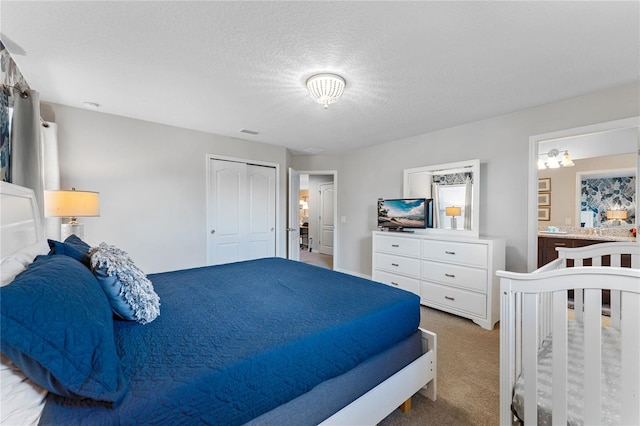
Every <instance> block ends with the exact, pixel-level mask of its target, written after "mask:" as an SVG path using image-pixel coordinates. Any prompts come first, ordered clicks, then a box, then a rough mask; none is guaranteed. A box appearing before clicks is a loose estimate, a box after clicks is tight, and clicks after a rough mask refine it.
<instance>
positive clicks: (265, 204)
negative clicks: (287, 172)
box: [209, 159, 276, 265]
mask: <svg viewBox="0 0 640 426" xmlns="http://www.w3.org/2000/svg"><path fill="white" fill-rule="evenodd" d="M211 161H212V163H213V164H212V165H211V172H210V175H209V179H210V182H209V191H211V193H210V194H209V200H210V205H209V215H210V218H209V223H210V224H211V229H210V230H209V232H210V238H209V261H210V262H209V263H210V264H216V265H217V264H221V263H230V262H238V261H241V260H249V259H257V258H262V257H272V256H275V249H276V245H275V223H276V217H275V210H276V208H275V207H276V203H275V193H276V187H275V177H276V171H275V168H273V167H266V166H258V165H253V164H247V163H241V162H235V161H226V160H215V159H214V160H211Z"/></svg>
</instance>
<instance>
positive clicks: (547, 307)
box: [497, 243, 640, 425]
mask: <svg viewBox="0 0 640 426" xmlns="http://www.w3.org/2000/svg"><path fill="white" fill-rule="evenodd" d="M558 251H559V252H560V253H559V258H558V259H556V260H555V261H553V262H550V263H549V264H547V265H545V266H543V267H542V268H540V269H538V270H536V271H534V272H532V273H530V274H520V273H512V272H504V271H498V273H497V275H498V276H500V277H501V308H502V309H501V322H500V329H501V330H500V333H501V335H500V342H501V346H500V383H501V384H500V386H501V389H500V421H501V424H505V425H511V424H512V420H513V415H512V413H511V402H512V396H513V388H514V385H515V382H516V380H517V378H518V376H519V375H520V374H521V373H523V374H524V377H525V379H526V380H525V381H524V417H525V418H524V422H525V423H526V424H536V423H537V421H538V406H537V398H536V395H537V393H538V389H537V386H538V385H537V383H538V380H537V376H538V371H537V368H538V365H537V363H538V359H537V357H538V349H539V347H540V343H541V342H542V341H543V340H544V338H545V337H547V336H548V335H550V334H552V335H553V358H552V371H553V373H552V375H553V381H552V395H553V407H552V410H551V411H552V416H553V423H554V424H566V423H567V421H566V419H567V415H568V413H567V381H568V377H567V376H568V374H567V363H568V359H567V358H568V356H567V328H568V327H567V325H568V315H567V314H568V309H567V302H568V298H567V290H574V294H578V295H579V296H578V297H580V301H579V308H578V306H576V307H575V310H574V312H576V317H577V318H576V319H578V320H579V321H582V322H583V324H584V330H585V331H584V333H585V342H584V345H585V350H584V365H585V376H584V387H585V400H584V407H585V410H584V413H583V419H584V424H590V423H593V424H599V423H601V419H600V416H601V402H600V401H601V398H600V393H601V389H600V386H601V385H600V376H601V374H600V368H601V367H600V366H601V346H602V335H601V330H602V320H601V318H602V316H601V312H602V310H601V309H602V297H601V294H602V293H601V290H602V289H603V288H607V289H610V290H612V291H613V292H615V296H614V295H613V294H612V300H613V299H614V298H615V302H614V301H612V305H614V303H615V304H616V306H612V320H611V323H612V325H613V326H614V327H616V328H617V329H619V330H620V332H621V336H622V360H621V368H622V370H621V371H622V372H623V374H621V377H622V384H621V386H622V389H623V391H622V395H623V398H622V399H623V401H622V407H623V408H622V413H621V415H622V420H623V424H640V408H639V407H640V365H639V363H638V359H640V269H638V268H639V267H640V265H639V262H640V246H638V245H635V244H626V243H603V244H598V245H593V246H588V247H581V248H577V249H564V248H562V249H559V250H558ZM622 255H627V256H629V255H631V266H632V267H633V268H621V267H620V266H621V260H620V259H622ZM605 257H606V260H607V262H609V263H610V266H601V265H602V264H603V263H604V262H603V261H602V259H603V258H605ZM569 259H571V260H573V264H574V266H573V267H568V268H567V260H569ZM586 259H591V261H590V263H591V264H592V265H595V266H581V265H584V264H585V263H589V262H587V261H586ZM609 259H610V260H609ZM574 297H575V296H574ZM578 311H579V314H578Z"/></svg>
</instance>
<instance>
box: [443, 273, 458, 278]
mask: <svg viewBox="0 0 640 426" xmlns="http://www.w3.org/2000/svg"><path fill="white" fill-rule="evenodd" d="M444 276H445V277H449V278H455V277H456V276H455V275H453V274H444Z"/></svg>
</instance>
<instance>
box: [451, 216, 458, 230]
mask: <svg viewBox="0 0 640 426" xmlns="http://www.w3.org/2000/svg"><path fill="white" fill-rule="evenodd" d="M451 229H458V221H457V220H456V217H455V216H451Z"/></svg>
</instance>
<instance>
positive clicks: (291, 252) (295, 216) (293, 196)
mask: <svg viewBox="0 0 640 426" xmlns="http://www.w3.org/2000/svg"><path fill="white" fill-rule="evenodd" d="M288 201H289V208H288V212H289V215H288V216H289V218H288V222H287V225H288V226H287V258H288V259H291V260H297V261H299V260H300V173H299V172H298V171H297V170H294V169H292V168H289V197H288Z"/></svg>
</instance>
